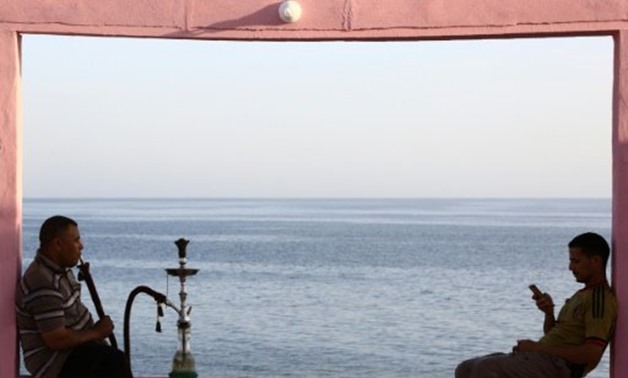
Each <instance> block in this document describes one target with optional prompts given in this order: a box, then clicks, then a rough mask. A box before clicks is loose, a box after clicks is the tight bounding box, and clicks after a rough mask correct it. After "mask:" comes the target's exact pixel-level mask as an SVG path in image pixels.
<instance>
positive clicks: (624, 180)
mask: <svg viewBox="0 0 628 378" xmlns="http://www.w3.org/2000/svg"><path fill="white" fill-rule="evenodd" d="M613 97H614V99H613V226H612V227H613V236H612V238H613V239H612V241H611V242H612V244H613V252H614V255H613V259H614V260H613V281H614V282H613V286H614V287H615V290H616V294H617V298H618V300H619V306H620V308H619V311H620V312H619V321H618V323H617V330H616V337H615V340H616V341H615V344H614V349H613V354H612V357H613V358H612V362H613V363H612V367H611V373H612V374H613V377H617V378H623V377H627V376H628V361H626V358H625V356H628V314H627V311H625V307H626V303H628V302H627V301H626V299H627V298H628V232H626V227H627V226H628V31H621V32H619V33H617V35H616V36H615V81H614V88H613ZM622 357H623V358H622Z"/></svg>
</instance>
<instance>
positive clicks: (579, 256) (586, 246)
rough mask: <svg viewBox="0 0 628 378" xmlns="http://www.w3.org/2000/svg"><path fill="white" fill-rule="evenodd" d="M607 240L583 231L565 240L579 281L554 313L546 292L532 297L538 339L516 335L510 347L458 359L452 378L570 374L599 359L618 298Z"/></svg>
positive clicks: (586, 368) (610, 332) (550, 377)
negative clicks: (610, 277)
mask: <svg viewBox="0 0 628 378" xmlns="http://www.w3.org/2000/svg"><path fill="white" fill-rule="evenodd" d="M609 255H610V248H609V247H608V243H607V242H606V240H604V238H603V237H601V236H600V235H598V234H595V233H592V232H588V233H584V234H581V235H578V236H576V237H575V238H574V239H573V240H572V241H571V242H570V243H569V270H570V271H571V272H572V273H573V275H574V277H575V278H576V281H578V282H580V283H582V284H584V288H583V289H581V290H579V291H577V292H576V293H575V294H574V295H573V296H572V297H571V298H569V299H568V300H567V302H566V303H565V305H564V306H563V307H562V309H561V310H560V312H559V314H558V318H556V317H555V316H554V302H553V300H552V297H551V296H550V295H549V294H547V293H541V292H538V293H536V294H534V296H533V297H532V298H533V299H534V300H535V301H536V305H537V307H538V308H539V310H541V311H542V312H543V313H544V314H545V320H544V323H543V331H544V333H545V335H544V336H543V337H542V338H541V339H540V340H539V341H532V340H518V341H517V345H515V346H514V347H513V351H512V353H507V354H506V353H495V354H490V355H487V356H483V357H477V358H473V359H470V360H466V361H464V362H462V363H461V364H460V365H458V367H457V368H456V378H530V377H534V378H545V377H547V378H563V377H564V378H575V377H578V378H579V377H584V376H585V375H586V374H587V373H588V372H590V371H591V370H592V369H593V368H595V366H597V364H598V363H599V361H600V359H601V358H602V355H603V354H604V350H605V349H606V346H607V345H608V343H609V342H610V341H611V338H612V336H613V332H614V330H615V321H616V318H617V301H616V299H615V294H614V293H613V291H612V289H611V288H610V286H609V284H608V281H607V279H606V264H607V262H608V257H609Z"/></svg>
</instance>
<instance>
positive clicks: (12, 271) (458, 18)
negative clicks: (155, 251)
mask: <svg viewBox="0 0 628 378" xmlns="http://www.w3.org/2000/svg"><path fill="white" fill-rule="evenodd" d="M298 1H299V2H300V4H301V6H302V8H303V16H302V18H301V20H300V21H299V22H297V23H294V24H284V23H283V22H281V20H280V19H279V17H278V15H277V9H278V6H279V3H280V2H279V0H248V1H222V0H133V1H129V0H107V1H102V0H55V1H41V0H0V335H2V337H0V378H14V377H15V370H16V363H15V360H16V345H15V320H14V315H13V291H14V286H15V282H16V280H17V277H18V272H19V267H20V264H21V222H22V214H21V200H22V187H21V182H22V179H21V167H22V156H21V143H22V141H21V132H22V131H21V108H20V98H21V94H20V82H21V76H20V71H19V67H20V54H19V46H20V45H19V38H18V35H19V33H45V34H62V35H95V36H137V37H152V38H186V39H213V40H219V39H233V40H365V39H412V40H422V39H456V38H513V37H521V36H526V37H541V36H575V35H613V36H614V37H615V43H616V51H615V72H614V74H615V85H614V101H613V125H612V126H613V235H612V243H613V247H614V248H613V250H614V253H615V256H614V260H613V261H614V264H613V270H614V274H613V276H614V284H615V287H616V289H617V293H618V298H619V303H620V314H619V322H618V329H617V337H616V342H615V345H614V353H613V354H614V356H616V357H620V356H626V355H628V312H626V311H623V309H624V307H625V304H626V303H628V302H627V299H626V291H627V290H628V232H625V229H626V227H627V226H628V99H627V96H628V32H627V31H624V30H628V0H605V1H591V0H475V1H468V0H448V1H443V0H387V1H381V0H298ZM622 231H624V232H622ZM611 364H612V367H611V374H612V376H613V377H614V378H623V377H628V359H626V358H613V359H612V362H611Z"/></svg>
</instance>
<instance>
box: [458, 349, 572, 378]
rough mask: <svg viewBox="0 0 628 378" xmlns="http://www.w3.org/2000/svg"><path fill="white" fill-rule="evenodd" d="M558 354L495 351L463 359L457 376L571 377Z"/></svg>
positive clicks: (468, 377)
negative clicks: (555, 355) (556, 355)
mask: <svg viewBox="0 0 628 378" xmlns="http://www.w3.org/2000/svg"><path fill="white" fill-rule="evenodd" d="M572 377H573V372H572V369H571V368H570V367H569V365H568V364H567V361H565V360H563V359H562V358H559V357H554V356H550V355H548V354H544V353H537V352H517V353H494V354H489V355H486V356H482V357H477V358H472V359H470V360H466V361H463V362H462V363H461V364H460V365H458V367H457V368H456V378H572Z"/></svg>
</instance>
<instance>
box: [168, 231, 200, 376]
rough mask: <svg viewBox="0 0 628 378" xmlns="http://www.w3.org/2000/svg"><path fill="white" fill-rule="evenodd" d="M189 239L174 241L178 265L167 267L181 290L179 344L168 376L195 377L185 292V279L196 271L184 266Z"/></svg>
mask: <svg viewBox="0 0 628 378" xmlns="http://www.w3.org/2000/svg"><path fill="white" fill-rule="evenodd" d="M189 242H190V241H189V240H185V239H183V238H181V239H179V240H177V241H175V242H174V243H175V244H176V246H177V248H178V249H179V267H178V268H168V269H166V272H167V273H168V275H171V276H175V277H178V278H179V282H180V284H181V290H180V291H179V299H180V300H181V308H180V311H179V320H178V321H177V336H178V338H179V346H178V348H177V352H176V353H175V355H174V358H173V359H172V371H171V372H170V374H169V375H168V376H169V377H170V378H196V377H197V376H198V375H197V374H196V367H195V360H194V356H193V355H192V351H191V350H190V336H191V332H190V329H191V327H192V323H191V322H190V311H191V310H192V307H191V306H190V305H188V304H187V292H186V290H185V281H186V279H187V277H189V276H193V275H195V274H196V273H198V269H190V268H186V267H185V265H186V263H187V253H186V248H187V245H188V243H189Z"/></svg>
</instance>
